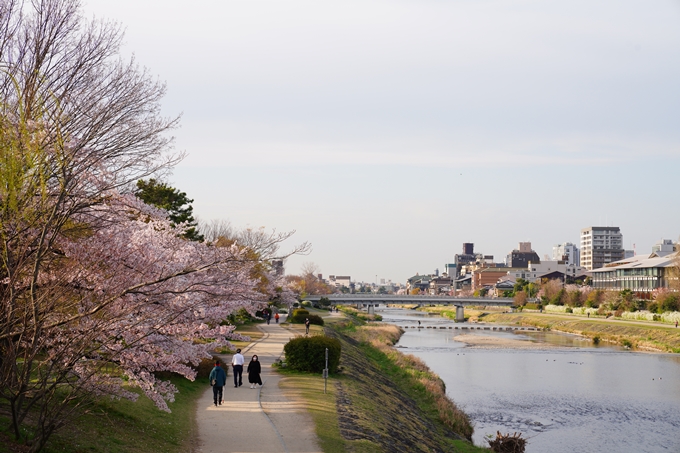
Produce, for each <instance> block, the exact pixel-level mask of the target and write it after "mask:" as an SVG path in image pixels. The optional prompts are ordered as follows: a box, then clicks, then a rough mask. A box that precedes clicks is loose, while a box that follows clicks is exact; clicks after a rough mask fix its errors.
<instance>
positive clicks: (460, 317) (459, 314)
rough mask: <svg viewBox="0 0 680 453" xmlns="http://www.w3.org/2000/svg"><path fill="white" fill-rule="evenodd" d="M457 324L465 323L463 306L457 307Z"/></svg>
mask: <svg viewBox="0 0 680 453" xmlns="http://www.w3.org/2000/svg"><path fill="white" fill-rule="evenodd" d="M456 322H465V308H463V306H462V305H456Z"/></svg>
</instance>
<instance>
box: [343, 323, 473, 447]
mask: <svg viewBox="0 0 680 453" xmlns="http://www.w3.org/2000/svg"><path fill="white" fill-rule="evenodd" d="M403 332H404V331H403V330H402V329H401V328H400V327H397V326H394V325H390V324H369V325H366V326H362V327H358V328H357V329H356V331H355V332H354V333H352V334H351V336H352V338H354V339H355V340H357V341H359V342H362V343H367V344H370V345H371V346H373V347H375V348H377V349H378V350H380V351H381V352H382V353H384V354H385V355H386V356H387V357H389V359H390V360H391V361H392V362H393V363H394V364H395V365H397V366H398V367H399V368H401V369H402V370H404V371H405V372H406V373H407V374H409V375H410V376H411V377H412V378H413V379H414V380H416V381H417V382H419V383H420V384H422V385H423V386H424V388H425V390H426V391H427V393H429V394H430V395H431V396H432V398H433V399H434V403H435V405H436V407H437V412H438V414H439V418H440V420H441V421H442V422H443V423H444V424H445V425H446V426H448V427H449V428H450V429H452V430H453V431H454V432H456V433H458V434H459V435H461V436H462V437H464V438H466V439H468V440H470V439H472V432H473V427H472V423H471V422H470V417H469V416H468V415H467V414H466V413H465V412H463V411H462V410H460V409H459V408H458V407H457V406H456V404H455V403H454V402H453V401H451V399H449V397H448V396H447V395H446V386H445V385H444V382H443V381H442V380H441V378H440V377H439V376H438V375H437V374H435V373H433V372H432V371H431V370H430V369H429V368H428V366H427V365H426V364H425V362H423V361H422V360H420V359H419V358H417V357H415V356H413V355H410V354H403V353H401V352H399V351H397V350H396V349H394V348H392V345H394V344H395V343H396V342H397V341H398V340H399V338H400V337H401V335H402V334H403Z"/></svg>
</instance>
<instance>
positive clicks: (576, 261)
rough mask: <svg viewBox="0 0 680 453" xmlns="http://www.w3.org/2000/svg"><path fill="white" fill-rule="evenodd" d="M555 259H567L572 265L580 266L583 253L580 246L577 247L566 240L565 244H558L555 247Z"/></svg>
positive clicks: (553, 257)
mask: <svg viewBox="0 0 680 453" xmlns="http://www.w3.org/2000/svg"><path fill="white" fill-rule="evenodd" d="M552 259H553V260H554V261H565V262H566V263H567V264H568V265H570V266H579V265H580V263H581V254H580V253H579V249H578V247H576V246H575V245H574V244H572V243H571V242H565V243H564V244H558V245H556V246H554V247H553V256H552Z"/></svg>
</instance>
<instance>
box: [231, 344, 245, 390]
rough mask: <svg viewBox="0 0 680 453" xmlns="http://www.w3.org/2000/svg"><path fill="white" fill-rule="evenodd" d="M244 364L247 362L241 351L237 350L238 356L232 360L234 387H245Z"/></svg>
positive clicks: (235, 355)
mask: <svg viewBox="0 0 680 453" xmlns="http://www.w3.org/2000/svg"><path fill="white" fill-rule="evenodd" d="M243 362H245V359H244V358H243V355H242V354H241V350H240V349H237V350H236V354H234V357H232V358H231V367H232V368H233V369H234V387H240V386H242V385H243Z"/></svg>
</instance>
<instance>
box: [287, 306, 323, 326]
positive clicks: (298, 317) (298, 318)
mask: <svg viewBox="0 0 680 453" xmlns="http://www.w3.org/2000/svg"><path fill="white" fill-rule="evenodd" d="M298 311H299V310H296V312H295V314H293V316H291V317H290V318H288V320H289V321H290V322H292V323H293V324H304V322H305V319H307V318H309V323H310V324H314V325H317V326H323V325H324V322H323V318H321V316H319V315H310V314H304V313H298ZM304 311H306V310H304Z"/></svg>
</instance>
